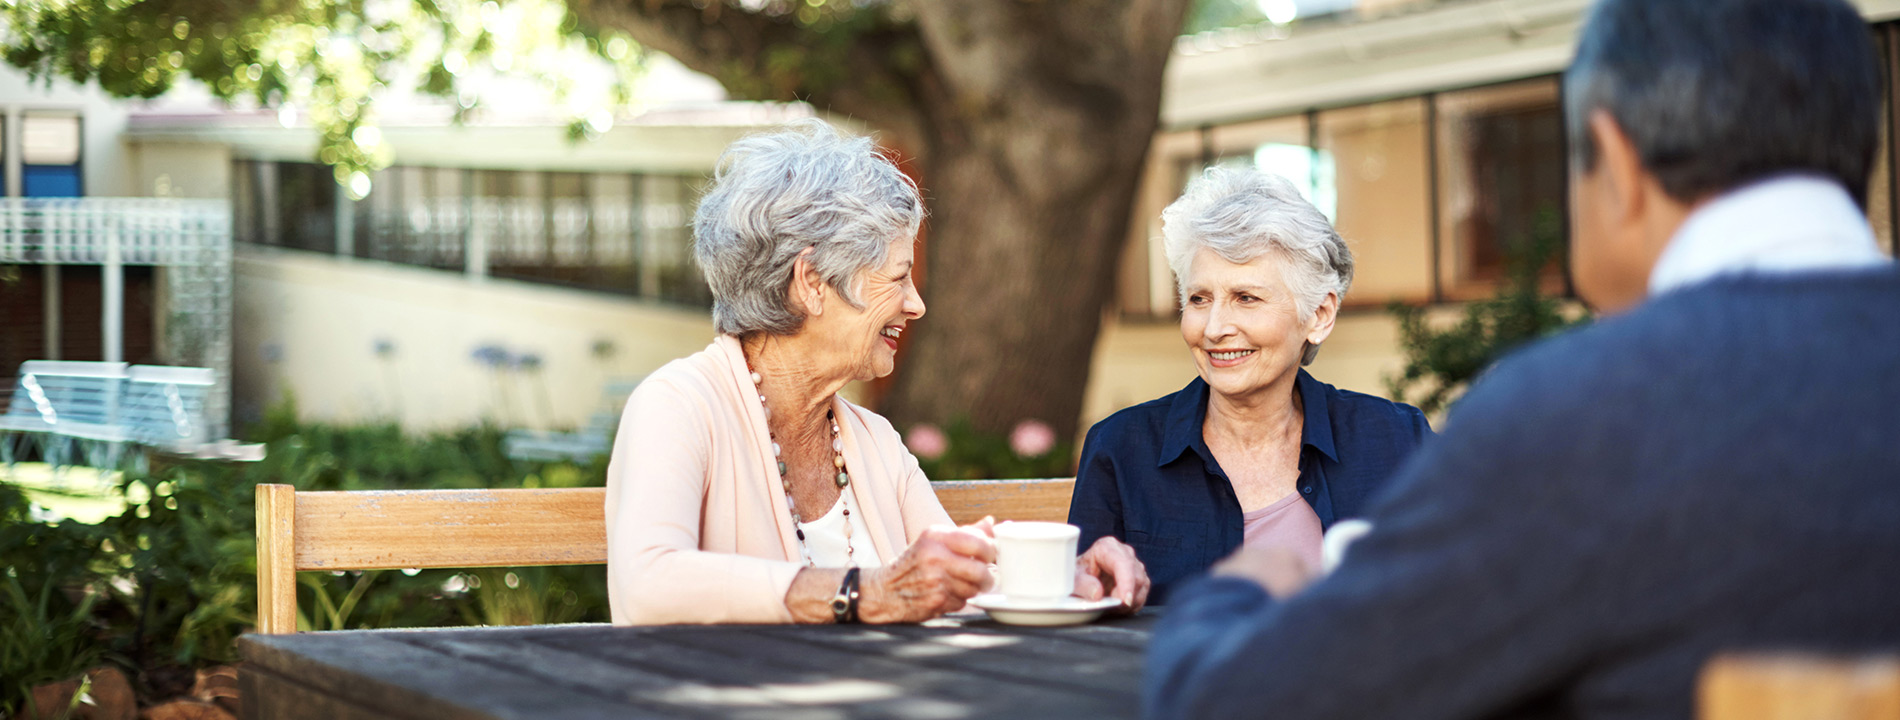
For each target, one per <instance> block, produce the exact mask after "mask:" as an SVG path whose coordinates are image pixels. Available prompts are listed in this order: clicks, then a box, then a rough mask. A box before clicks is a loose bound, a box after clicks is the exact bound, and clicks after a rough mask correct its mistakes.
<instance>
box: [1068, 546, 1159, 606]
mask: <svg viewBox="0 0 1900 720" xmlns="http://www.w3.org/2000/svg"><path fill="white" fill-rule="evenodd" d="M1148 587H1149V582H1148V568H1147V567H1146V566H1144V565H1142V564H1141V559H1140V558H1137V557H1135V549H1134V548H1132V547H1129V546H1128V544H1127V543H1124V542H1122V541H1120V540H1116V539H1115V538H1112V537H1103V538H1101V539H1100V540H1096V541H1095V544H1094V545H1091V546H1089V550H1088V552H1085V553H1082V556H1081V557H1078V558H1076V559H1075V595H1076V597H1079V598H1082V599H1084V600H1100V599H1102V598H1104V597H1108V596H1113V597H1114V598H1115V599H1116V600H1120V601H1121V602H1122V607H1121V608H1120V610H1119V611H1121V612H1134V611H1136V610H1140V609H1141V606H1142V605H1145V604H1147V603H1148Z"/></svg>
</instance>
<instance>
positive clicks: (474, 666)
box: [238, 612, 1157, 720]
mask: <svg viewBox="0 0 1900 720" xmlns="http://www.w3.org/2000/svg"><path fill="white" fill-rule="evenodd" d="M1156 619H1157V616H1156V615H1153V614H1151V613H1148V612H1144V613H1143V614H1142V615H1140V616H1136V617H1132V618H1120V619H1109V620H1103V621H1100V622H1097V623H1094V624H1091V625H1084V626H1079V627H1070V628H1016V627H1009V626H1004V625H998V624H996V623H993V622H990V621H989V620H987V619H979V617H951V618H945V619H940V620H936V621H933V622H931V623H928V624H925V625H921V626H920V625H904V626H842V627H840V626H808V627H798V626H747V625H740V626H667V627H644V628H631V627H609V626H604V625H561V626H540V627H523V628H473V629H472V628H462V629H445V630H403V631H398V630H365V631H345V632H327V633H306V634H302V635H246V636H244V637H243V638H240V639H239V642H238V644H239V648H240V650H241V652H242V653H243V656H244V665H243V671H242V674H241V683H242V687H243V698H244V711H245V712H244V714H245V716H246V717H250V718H272V719H278V718H283V719H297V718H326V719H329V718H336V719H341V720H349V719H353V718H418V719H419V718H708V717H718V718H792V719H794V720H797V719H803V718H811V719H813V720H816V719H819V718H859V717H880V718H917V719H919V720H928V719H938V718H942V719H948V718H985V719H990V718H1060V717H1089V718H1113V717H1135V716H1136V715H1138V714H1139V713H1140V707H1141V705H1140V697H1139V693H1140V687H1141V682H1140V680H1141V665H1142V650H1143V648H1144V647H1146V645H1147V643H1148V634H1149V631H1150V629H1151V628H1152V626H1153V624H1154V622H1155V621H1156Z"/></svg>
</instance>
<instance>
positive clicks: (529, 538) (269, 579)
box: [257, 484, 607, 634]
mask: <svg viewBox="0 0 1900 720" xmlns="http://www.w3.org/2000/svg"><path fill="white" fill-rule="evenodd" d="M606 505H607V490H606V489H605V488H566V489H550V490H526V489H523V490H381V491H363V492H306V493H300V492H297V489H296V488H295V487H292V486H290V485H276V484H265V485H258V486H257V617H258V621H257V630H258V632H261V633H265V634H278V633H291V632H296V630H297V572H298V571H300V570H371V569H385V568H443V567H497V566H527V565H585V564H592V563H604V562H606V561H607V520H606Z"/></svg>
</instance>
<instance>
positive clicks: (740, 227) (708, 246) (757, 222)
mask: <svg viewBox="0 0 1900 720" xmlns="http://www.w3.org/2000/svg"><path fill="white" fill-rule="evenodd" d="M923 217H924V204H923V200H922V198H921V197H919V195H918V193H917V185H916V184H915V183H913V182H912V181H911V179H910V178H909V177H906V176H905V175H904V173H902V172H900V171H899V170H898V169H897V166H896V165H893V164H892V163H891V161H890V159H888V158H886V157H885V156H884V155H883V153H881V152H879V150H878V148H877V146H876V145H875V144H873V143H872V142H871V139H870V138H864V137H852V136H849V135H845V134H844V133H842V132H839V131H838V130H837V129H836V128H833V127H832V126H831V125H829V124H826V123H825V122H824V121H823V120H819V119H816V118H809V119H806V120H801V121H798V122H795V123H791V124H790V125H788V126H787V127H785V128H782V129H780V130H776V131H773V132H768V133H762V134H757V135H751V136H748V137H744V138H741V139H739V140H738V141H737V142H734V143H733V144H732V145H731V146H729V147H727V148H726V152H725V154H723V155H721V156H720V157H719V165H718V168H717V169H716V170H714V172H713V182H712V187H711V188H709V189H708V190H707V191H706V195H705V196H704V197H702V198H701V199H700V201H699V209H698V211H697V212H695V213H693V259H694V260H695V261H697V262H698V263H699V267H700V270H701V271H703V272H704V273H705V274H706V284H707V285H709V286H711V288H712V295H713V327H714V329H715V330H717V331H718V332H720V333H724V334H729V335H741V336H742V335H747V334H750V333H755V332H766V333H771V334H774V335H790V334H792V333H796V332H798V330H799V329H800V328H801V327H803V326H804V324H805V314H804V312H803V310H801V309H799V308H797V307H796V306H794V305H792V304H790V303H789V302H788V300H789V292H788V290H789V287H790V285H791V282H792V267H793V263H794V261H796V260H797V259H798V254H799V253H801V252H803V251H804V250H805V249H806V248H812V253H811V255H809V256H807V258H806V262H807V263H808V264H809V265H810V266H811V268H812V270H813V271H814V272H816V273H818V276H819V277H821V278H823V279H824V281H825V282H826V283H829V284H830V285H831V286H832V287H833V288H835V289H836V290H837V291H838V295H839V296H840V297H842V298H844V300H845V302H848V303H850V304H851V305H852V306H853V307H863V306H862V305H861V304H860V302H859V301H858V299H857V290H858V287H857V286H858V279H859V275H860V273H862V272H863V271H865V270H868V269H871V268H876V267H880V266H882V265H883V264H884V262H885V260H886V258H887V256H888V253H889V250H890V244H891V242H892V241H894V240H897V239H898V238H903V237H915V236H916V235H917V228H918V226H919V225H920V224H922V222H923Z"/></svg>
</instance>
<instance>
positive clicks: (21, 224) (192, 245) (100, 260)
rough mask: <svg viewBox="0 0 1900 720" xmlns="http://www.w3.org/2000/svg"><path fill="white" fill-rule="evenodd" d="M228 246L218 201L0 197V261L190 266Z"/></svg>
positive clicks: (226, 218) (227, 209)
mask: <svg viewBox="0 0 1900 720" xmlns="http://www.w3.org/2000/svg"><path fill="white" fill-rule="evenodd" d="M230 245H231V204H230V203H229V202H226V201H223V200H177V199H168V198H6V199H0V262H6V263H43V264H60V265H104V264H107V263H110V262H113V261H114V260H115V258H113V257H112V255H113V253H114V251H115V249H116V252H117V256H118V257H117V258H116V261H117V262H118V263H120V264H124V265H170V266H178V265H197V264H200V263H203V262H204V261H205V257H204V253H205V252H207V251H210V252H213V253H216V252H220V251H223V252H228V248H229V247H230ZM115 246H116V248H115ZM221 249H222V250H221Z"/></svg>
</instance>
